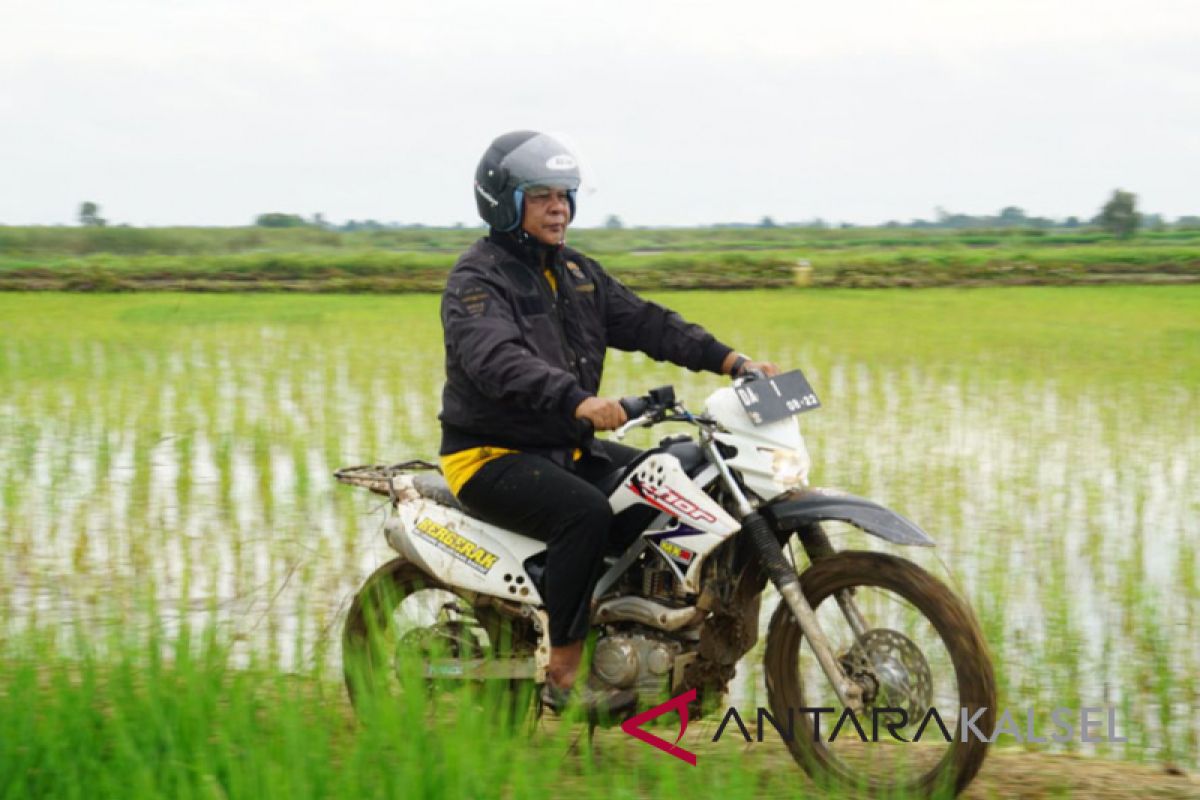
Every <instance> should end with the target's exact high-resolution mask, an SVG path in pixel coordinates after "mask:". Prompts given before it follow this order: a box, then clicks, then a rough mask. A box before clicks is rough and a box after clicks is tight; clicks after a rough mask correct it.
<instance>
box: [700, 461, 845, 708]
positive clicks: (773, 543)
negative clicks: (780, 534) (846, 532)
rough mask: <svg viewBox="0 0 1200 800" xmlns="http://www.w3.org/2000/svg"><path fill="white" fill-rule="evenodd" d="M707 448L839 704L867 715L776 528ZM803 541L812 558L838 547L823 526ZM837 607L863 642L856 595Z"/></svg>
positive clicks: (840, 596) (841, 599)
mask: <svg viewBox="0 0 1200 800" xmlns="http://www.w3.org/2000/svg"><path fill="white" fill-rule="evenodd" d="M702 446H703V447H704V449H705V450H706V451H708V452H706V455H707V456H708V459H709V461H710V462H711V463H713V464H716V466H717V470H718V471H719V472H720V474H721V480H722V483H723V484H724V485H725V488H726V490H727V491H728V492H729V496H730V497H732V498H733V500H734V503H735V505H736V506H737V510H738V516H739V517H740V518H741V522H742V532H743V533H745V534H746V535H747V536H748V537H749V538H750V541H751V542H752V543H753V546H754V549H755V551H756V552H757V554H758V557H759V560H760V561H761V563H762V565H763V568H764V569H765V570H766V573H767V577H768V578H770V579H771V583H773V584H774V585H775V588H776V589H777V590H778V591H779V594H780V596H781V597H782V598H783V601H784V602H785V603H787V605H788V608H789V609H790V610H791V612H792V616H794V617H795V618H796V622H798V623H799V624H800V630H801V631H802V632H803V633H804V636H805V638H807V639H808V644H809V646H811V647H812V649H813V653H814V654H816V656H817V663H818V664H820V665H821V671H822V672H824V673H825V677H826V678H827V679H828V680H829V683H830V685H831V686H833V689H834V691H835V692H836V693H837V696H838V700H839V701H841V703H842V706H843V707H845V708H849V709H851V710H853V711H861V710H862V708H863V688H862V686H860V685H859V684H858V683H856V682H855V681H852V680H850V678H849V677H847V675H846V673H845V671H844V670H843V669H842V667H841V665H840V664H839V663H838V660H837V658H836V657H835V656H834V654H833V648H832V646H831V645H830V644H829V639H827V638H826V637H825V632H824V631H823V630H822V629H821V626H820V623H818V622H817V614H816V612H815V611H814V610H813V607H812V606H811V605H809V602H808V599H807V598H806V597H805V596H804V592H802V591H801V590H800V576H799V575H797V574H796V571H795V570H794V569H793V568H792V566H791V564H789V563H788V560H787V559H786V558H784V555H783V548H782V546H781V545H780V544H779V540H778V539H776V538H775V533H774V532H773V531H772V530H771V525H770V523H768V522H767V520H766V519H765V518H764V517H763V515H762V514H760V513H758V511H757V510H756V509H755V508H754V506H753V505H751V503H750V501H749V499H747V497H746V495H745V493H744V492H743V491H742V488H741V486H739V485H738V482H737V481H736V480H735V479H734V477H733V475H732V473H730V471H729V467H728V465H727V464H726V463H725V459H724V458H722V457H721V454H720V452H718V449H717V447H718V445H717V443H716V442H715V441H713V440H712V439H709V440H708V441H705V442H703V443H702ZM801 541H802V542H803V543H804V546H805V549H806V550H807V551H808V552H809V556H810V558H814V559H815V558H821V557H823V556H826V555H830V554H832V552H833V548H832V546H831V545H830V544H829V539H828V538H827V537H826V536H825V533H824V532H823V531H821V529H820V528H819V527H816V526H814V528H813V529H810V530H809V531H807V532H806V535H805V536H804V537H802V540H801ZM837 602H838V605H839V606H840V607H841V609H842V613H844V614H845V615H846V619H847V621H848V622H849V623H850V626H851V628H852V629H853V630H854V635H855V637H856V638H857V637H859V636H861V635H862V634H863V633H865V632H866V622H865V621H864V620H863V618H862V615H861V614H860V613H859V611H858V608H857V607H856V606H855V604H854V600H853V598H852V597H851V596H850V593H849V592H838V594H837Z"/></svg>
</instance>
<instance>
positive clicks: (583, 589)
mask: <svg viewBox="0 0 1200 800" xmlns="http://www.w3.org/2000/svg"><path fill="white" fill-rule="evenodd" d="M599 444H600V446H601V447H602V448H603V449H604V452H605V453H606V454H607V455H608V456H609V459H611V460H604V459H600V458H595V457H593V456H590V455H588V454H587V453H585V454H584V456H583V458H582V459H580V460H579V461H576V462H575V463H574V464H573V465H572V467H573V468H572V469H564V468H563V467H561V466H559V465H558V464H555V463H554V462H553V461H551V460H550V459H548V458H545V457H543V456H538V455H533V454H530V453H513V454H511V455H506V456H502V457H500V458H498V459H496V460H495V461H489V462H488V463H486V464H484V465H483V466H482V467H481V468H480V469H479V471H478V472H476V473H475V474H474V475H472V476H471V478H470V480H468V481H467V482H466V483H465V484H464V485H463V487H462V488H461V489H460V490H459V493H458V499H459V500H461V501H462V502H463V504H464V505H466V506H467V507H468V508H469V509H470V510H471V513H473V514H475V515H476V516H477V517H479V518H480V519H482V520H484V521H486V522H490V523H492V524H493V525H499V526H500V527H502V528H507V529H508V530H510V531H513V532H515V533H520V534H523V535H525V536H530V537H533V538H534V539H538V540H540V541H543V542H545V543H546V545H547V547H546V573H545V593H544V595H545V596H544V597H543V598H542V599H543V600H545V602H546V613H547V614H548V615H549V617H550V644H551V645H553V646H555V647H560V646H562V645H566V644H570V643H572V642H577V641H579V640H581V639H583V638H585V637H586V636H587V632H588V624H589V622H590V616H591V599H592V590H593V589H594V588H595V586H596V580H597V579H598V578H599V577H600V568H601V567H602V566H603V559H604V553H605V551H606V550H607V549H608V545H609V541H608V539H609V531H610V527H611V524H612V511H611V510H610V509H609V507H608V498H607V497H606V496H605V495H604V494H603V493H602V492H601V491H600V490H599V489H597V488H596V487H595V486H594V485H593V483H594V482H595V481H598V480H600V479H601V478H603V477H604V476H605V475H608V474H609V473H611V472H612V471H613V470H615V469H617V468H619V467H621V466H624V465H625V464H628V463H629V462H630V461H632V460H633V459H634V458H636V457H637V455H638V453H639V451H638V450H635V449H634V448H632V447H625V446H624V445H620V444H616V443H615V442H608V441H602V440H601V441H599Z"/></svg>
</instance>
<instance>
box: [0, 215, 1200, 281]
mask: <svg viewBox="0 0 1200 800" xmlns="http://www.w3.org/2000/svg"><path fill="white" fill-rule="evenodd" d="M481 234H482V231H481V230H479V229H453V228H423V229H403V230H383V231H374V232H355V233H337V232H333V231H326V230H320V229H316V228H287V229H269V228H250V227H247V228H153V229H138V228H4V227H0V290H67V291H91V292H96V291H101V292H102V291H166V290H183V291H210V292H211V291H221V292H224V291H299V292H380V293H395V292H427V291H437V290H439V289H440V288H441V286H442V285H443V283H444V280H445V274H446V271H447V270H449V268H450V267H451V265H452V264H453V263H454V259H455V258H456V256H457V254H458V253H460V252H461V251H462V250H463V249H465V248H466V247H467V245H469V244H470V242H472V241H474V240H475V239H476V238H478V237H479V236H480V235H481ZM571 244H572V245H573V246H576V247H578V248H579V249H581V250H583V251H584V252H586V253H589V254H591V255H594V256H596V257H597V258H598V259H600V261H601V262H602V263H603V264H604V265H605V267H606V268H608V269H610V270H611V271H612V272H613V273H614V274H616V275H618V276H619V277H620V278H621V279H622V280H624V281H625V282H626V283H628V284H629V285H631V286H633V287H634V288H636V289H655V288H670V289H722V288H737V289H749V288H779V287H784V286H791V285H793V284H794V283H795V282H796V281H797V280H800V281H801V282H803V283H806V284H808V285H811V286H816V287H835V286H836V287H926V286H981V285H1037V284H1106V283H1192V282H1198V281H1200V231H1192V230H1172V231H1160V232H1154V231H1151V232H1146V233H1144V234H1141V235H1140V236H1138V237H1137V238H1135V239H1133V240H1129V241H1120V240H1116V239H1113V238H1112V237H1111V236H1109V235H1107V234H1105V233H1102V232H1100V231H1097V230H1093V229H1086V228H1081V229H1052V230H1046V229H1011V230H1007V229H1006V230H967V231H942V230H910V229H899V228H855V229H846V230H841V229H838V230H825V229H809V228H690V229H683V228H679V229H622V230H597V229H585V230H579V231H572V233H571ZM802 262H807V263H808V265H809V266H810V267H811V273H807V274H803V275H801V276H800V277H799V278H798V277H797V272H796V268H797V267H798V265H800V264H801V263H802Z"/></svg>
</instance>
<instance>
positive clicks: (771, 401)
mask: <svg viewBox="0 0 1200 800" xmlns="http://www.w3.org/2000/svg"><path fill="white" fill-rule="evenodd" d="M735 391H736V392H737V396H738V399H739V400H741V401H742V408H744V409H746V413H747V414H749V415H750V421H751V422H753V423H754V424H755V425H766V424H768V423H771V422H778V421H779V420H781V419H787V418H788V417H791V416H795V415H796V414H803V413H804V412H805V411H812V410H813V409H816V408H820V407H821V401H820V400H818V399H817V395H816V393H815V392H813V390H812V387H811V386H809V385H808V379H806V378H805V377H804V373H803V372H801V371H800V370H798V369H794V370H792V371H791V372H785V373H783V374H782V375H776V376H775V377H774V378H759V379H758V380H756V381H749V382H747V383H743V384H742V385H741V386H739V387H738V388H737V389H736V390H735Z"/></svg>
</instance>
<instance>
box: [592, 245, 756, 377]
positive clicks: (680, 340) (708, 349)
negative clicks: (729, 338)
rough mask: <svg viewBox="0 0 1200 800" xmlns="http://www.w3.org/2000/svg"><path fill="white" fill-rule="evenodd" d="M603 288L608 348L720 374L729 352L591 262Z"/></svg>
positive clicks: (691, 325)
mask: <svg viewBox="0 0 1200 800" xmlns="http://www.w3.org/2000/svg"><path fill="white" fill-rule="evenodd" d="M590 266H591V267H592V269H593V270H594V272H595V273H596V275H597V281H598V283H599V284H600V285H601V286H603V289H604V293H605V299H606V308H605V320H604V323H605V327H606V331H607V337H608V344H609V345H610V346H612V347H615V348H617V349H618V350H630V351H633V350H638V351H641V352H643V353H645V354H646V355H648V356H650V357H651V358H654V359H657V360H659V361H670V362H672V363H674V364H678V365H679V366H681V367H687V368H688V369H690V370H693V371H696V372H699V371H701V370H708V371H709V372H716V373H718V374H720V372H721V365H722V363H723V362H724V361H725V357H726V356H727V355H729V353H731V352H733V348H732V347H730V346H728V345H726V344H723V343H721V342H719V341H718V340H717V339H716V338H715V337H714V336H713V335H712V334H711V333H709V332H708V331H706V330H705V329H704V328H702V327H700V326H699V325H696V324H695V323H692V322H688V321H687V320H685V319H684V318H683V317H681V316H679V314H677V313H675V312H674V311H671V310H670V309H668V308H664V307H663V306H660V305H658V304H657V303H652V302H650V301H649V300H643V299H642V298H640V297H638V296H637V295H636V294H634V293H633V292H632V291H631V290H630V289H629V288H628V287H626V286H625V284H623V283H621V282H620V281H619V280H617V279H616V278H614V277H612V276H611V275H609V274H608V273H607V272H605V271H604V270H603V269H602V268H601V267H600V265H599V264H597V263H596V262H594V261H593V262H592V263H591V265H590Z"/></svg>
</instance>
